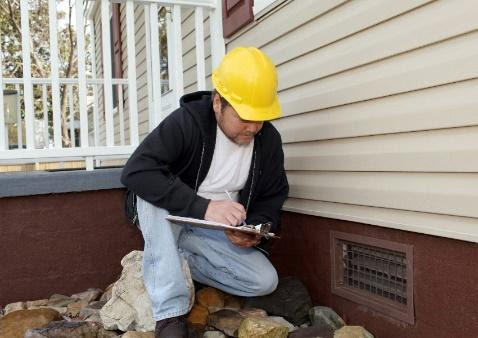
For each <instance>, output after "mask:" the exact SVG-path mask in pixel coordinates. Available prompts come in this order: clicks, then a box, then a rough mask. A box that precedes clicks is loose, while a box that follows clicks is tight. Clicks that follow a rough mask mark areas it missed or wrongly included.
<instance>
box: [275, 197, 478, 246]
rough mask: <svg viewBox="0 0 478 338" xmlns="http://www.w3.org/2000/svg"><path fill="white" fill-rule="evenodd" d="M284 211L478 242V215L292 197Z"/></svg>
mask: <svg viewBox="0 0 478 338" xmlns="http://www.w3.org/2000/svg"><path fill="white" fill-rule="evenodd" d="M284 210H287V211H291V212H298V213H302V214H308V215H315V216H321V217H327V218H335V219H342V220H346V221H352V222H360V223H368V224H373V225H378V226H383V227H388V228H395V229H400V230H405V231H413V232H419V233H424V234H428V235H434V236H441V237H449V238H455V239H459V240H464V241H470V242H478V234H477V231H476V226H477V221H476V218H471V217H457V216H447V215H437V214H431V213H424V212H413V211H405V210H395V209H386V208H374V207H364V206H360V205H351V204H341V203H330V202H321V201H312V200H302V199H296V198H289V199H288V200H287V201H286V203H285V205H284Z"/></svg>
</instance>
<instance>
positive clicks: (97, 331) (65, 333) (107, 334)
mask: <svg viewBox="0 0 478 338" xmlns="http://www.w3.org/2000/svg"><path fill="white" fill-rule="evenodd" d="M116 336H117V333H116V332H112V331H106V330H105V329H103V328H102V327H101V325H100V324H99V323H91V322H84V321H68V320H61V321H56V322H51V323H49V324H48V325H47V326H45V327H43V328H38V329H30V330H28V331H27V332H26V334H25V338H58V337H81V338H100V337H101V338H113V337H116Z"/></svg>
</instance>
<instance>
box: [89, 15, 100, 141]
mask: <svg viewBox="0 0 478 338" xmlns="http://www.w3.org/2000/svg"><path fill="white" fill-rule="evenodd" d="M88 25H89V27H90V57H91V76H92V77H93V79H96V50H95V41H96V40H95V24H94V22H93V20H91V19H90V20H88ZM98 106H99V102H98V85H96V84H93V128H94V138H95V142H94V144H95V147H98V146H99V145H100V143H99V142H100V136H99V124H100V123H99V114H98Z"/></svg>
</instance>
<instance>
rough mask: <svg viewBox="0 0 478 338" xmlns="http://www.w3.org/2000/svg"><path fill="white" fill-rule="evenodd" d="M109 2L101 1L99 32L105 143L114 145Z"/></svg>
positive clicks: (110, 145)
mask: <svg viewBox="0 0 478 338" xmlns="http://www.w3.org/2000/svg"><path fill="white" fill-rule="evenodd" d="M110 11H111V9H110V2H109V1H105V0H103V1H101V32H102V33H103V35H102V39H101V40H102V42H103V45H102V46H103V80H104V86H103V90H104V95H103V98H104V102H103V105H104V109H105V123H106V145H107V146H109V147H112V146H114V143H115V142H114V121H113V100H112V98H113V88H112V83H111V76H112V75H111V46H110V43H111V32H110Z"/></svg>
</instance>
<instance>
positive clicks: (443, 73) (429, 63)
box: [281, 32, 478, 116]
mask: <svg viewBox="0 0 478 338" xmlns="http://www.w3.org/2000/svg"><path fill="white" fill-rule="evenodd" d="M477 41H478V32H475V33H470V34H466V35H463V36H460V37H456V38H454V39H451V40H447V41H445V42H442V43H440V44H437V45H432V46H429V47H426V48H423V49H419V50H415V51H413V52H410V53H406V54H403V55H399V56H396V57H393V58H389V59H386V60H383V61H380V62H376V63H374V64H370V65H367V66H364V67H360V68H358V69H353V70H351V71H348V72H345V73H340V74H337V75H335V76H332V77H328V78H325V79H322V80H319V81H314V82H310V83H307V84H304V85H302V86H298V87H294V88H292V89H289V90H286V91H283V92H282V93H281V102H282V108H283V110H284V115H286V116H287V115H293V114H298V113H302V112H306V111H313V110H317V109H324V108H328V107H333V106H339V105H343V104H350V103H354V102H359V101H364V100H370V99H373V98H378V97H384V96H387V95H394V94H398V93H403V92H407V91H412V90H418V89H423V88H428V87H432V86H438V85H442V84H446V83H450V82H456V81H461V80H465V79H473V78H476V77H478V43H477Z"/></svg>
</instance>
